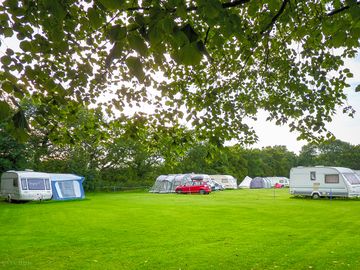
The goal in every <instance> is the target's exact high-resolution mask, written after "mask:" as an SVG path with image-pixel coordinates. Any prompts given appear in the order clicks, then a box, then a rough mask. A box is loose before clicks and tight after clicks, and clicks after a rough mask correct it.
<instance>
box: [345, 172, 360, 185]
mask: <svg viewBox="0 0 360 270" xmlns="http://www.w3.org/2000/svg"><path fill="white" fill-rule="evenodd" d="M344 176H345V178H346V180H347V181H348V182H349V183H350V184H351V185H360V178H359V176H357V175H356V174H355V173H344Z"/></svg>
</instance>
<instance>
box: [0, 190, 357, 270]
mask: <svg viewBox="0 0 360 270" xmlns="http://www.w3.org/2000/svg"><path fill="white" fill-rule="evenodd" d="M0 226H1V234H0V269H360V262H359V261H360V256H359V254H360V234H359V230H360V201H359V200H339V199H337V200H332V201H330V200H326V199H322V200H311V199H295V198H291V197H290V196H289V194H288V190H287V189H284V190H276V193H275V196H274V191H273V190H233V191H224V192H216V193H212V194H210V195H205V196H200V195H176V194H149V193H145V192H139V193H126V192H119V193H94V194H87V199H86V200H83V201H68V202H51V201H49V202H44V203H37V202H32V203H25V204H8V203H5V202H0Z"/></svg>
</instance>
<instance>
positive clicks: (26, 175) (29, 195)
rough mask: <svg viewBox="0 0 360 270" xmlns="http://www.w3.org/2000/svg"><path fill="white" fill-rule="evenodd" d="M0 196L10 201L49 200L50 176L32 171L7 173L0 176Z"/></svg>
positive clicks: (50, 194)
mask: <svg viewBox="0 0 360 270" xmlns="http://www.w3.org/2000/svg"><path fill="white" fill-rule="evenodd" d="M0 195H1V196H2V197H3V198H5V199H7V200H8V201H9V202H11V201H13V200H14V201H33V200H50V199H51V197H52V191H51V186H50V175H49V174H47V173H41V172H33V171H7V172H4V173H3V174H2V175H1V190H0Z"/></svg>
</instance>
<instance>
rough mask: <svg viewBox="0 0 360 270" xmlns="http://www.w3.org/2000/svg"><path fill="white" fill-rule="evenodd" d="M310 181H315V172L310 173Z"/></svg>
mask: <svg viewBox="0 0 360 270" xmlns="http://www.w3.org/2000/svg"><path fill="white" fill-rule="evenodd" d="M310 180H311V181H315V180H316V172H310Z"/></svg>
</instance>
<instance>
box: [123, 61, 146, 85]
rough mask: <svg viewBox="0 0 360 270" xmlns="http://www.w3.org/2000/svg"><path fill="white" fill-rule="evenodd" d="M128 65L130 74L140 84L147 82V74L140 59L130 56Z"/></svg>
mask: <svg viewBox="0 0 360 270" xmlns="http://www.w3.org/2000/svg"><path fill="white" fill-rule="evenodd" d="M126 65H127V67H128V68H129V71H130V74H131V75H133V76H135V77H136V78H137V79H138V81H139V82H140V83H142V82H143V81H144V80H145V73H144V71H143V66H142V63H141V61H140V59H139V58H137V57H133V56H130V57H129V58H128V59H126Z"/></svg>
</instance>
